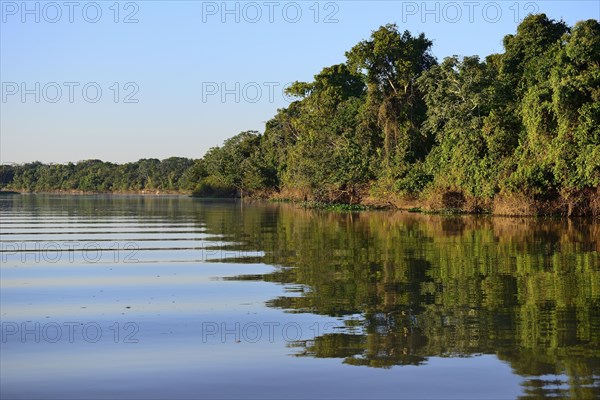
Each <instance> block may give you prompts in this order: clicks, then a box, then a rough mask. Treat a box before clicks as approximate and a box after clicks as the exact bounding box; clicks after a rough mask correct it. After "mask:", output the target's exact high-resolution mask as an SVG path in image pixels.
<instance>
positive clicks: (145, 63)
mask: <svg viewBox="0 0 600 400" xmlns="http://www.w3.org/2000/svg"><path fill="white" fill-rule="evenodd" d="M0 10H1V26H0V81H1V84H2V87H1V99H0V162H1V163H4V164H6V163H23V162H31V161H41V162H46V163H64V162H70V161H71V162H77V161H80V160H87V159H101V160H105V161H111V162H118V163H123V162H128V161H136V160H138V159H140V158H159V159H164V158H167V157H170V156H181V157H190V158H200V157H202V156H203V155H204V153H205V152H206V150H208V149H209V148H210V147H213V146H218V145H220V144H221V143H222V142H223V141H224V140H225V139H227V138H229V137H231V136H233V135H236V134H237V133H239V132H242V131H246V130H256V131H259V132H263V131H264V126H265V122H266V121H268V120H269V119H270V118H271V117H272V116H273V115H275V113H276V112H277V109H279V108H283V107H286V106H287V105H288V104H289V102H290V101H291V99H289V98H287V97H286V96H285V94H284V92H283V89H284V88H285V87H286V86H287V85H289V84H290V83H291V82H294V81H310V80H312V77H313V76H314V75H315V74H317V73H318V72H319V71H320V70H321V69H322V68H324V67H326V66H330V65H333V64H338V63H341V62H344V61H345V56H344V53H345V52H346V51H348V50H350V49H351V48H352V46H354V45H355V44H356V43H358V42H359V41H361V40H364V39H368V38H369V36H370V33H371V32H372V31H373V30H375V29H377V28H378V27H379V26H381V25H385V24H387V23H396V24H397V25H398V27H399V28H400V29H401V30H409V31H411V32H412V33H413V34H418V33H421V32H423V33H425V35H426V36H427V37H428V38H429V39H430V40H432V41H433V43H434V44H433V48H432V52H433V54H434V55H435V56H436V57H437V58H438V60H442V59H443V58H444V57H447V56H451V55H459V56H470V55H479V56H480V57H482V58H483V57H485V56H487V55H489V54H492V53H498V52H502V38H503V37H504V36H505V35H506V34H510V33H514V32H515V30H516V27H517V25H518V23H519V22H520V21H521V20H522V19H523V18H524V17H525V16H526V15H527V14H528V13H532V12H533V13H542V12H543V13H546V14H547V15H548V16H549V17H550V18H553V19H562V20H564V21H565V22H567V23H568V24H569V25H573V24H575V23H576V22H577V21H580V20H584V19H590V18H594V19H600V1H598V0H590V1H580V0H575V1H558V0H550V1H513V0H508V1H506V0H505V1H362V0H350V1H313V0H308V1H270V0H265V1H238V2H236V1H226V2H223V1H193V0H187V1H156V0H150V1H148V0H146V1H120V2H117V1H114V0H108V1H95V2H93V1H74V0H73V1H71V0H59V1H55V2H53V1H27V2H23V1H4V0H2V1H0Z"/></svg>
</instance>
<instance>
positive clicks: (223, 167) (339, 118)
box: [1, 14, 600, 215]
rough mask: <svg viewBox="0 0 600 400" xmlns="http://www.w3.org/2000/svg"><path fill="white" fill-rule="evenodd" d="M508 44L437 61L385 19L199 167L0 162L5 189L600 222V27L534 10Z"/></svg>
mask: <svg viewBox="0 0 600 400" xmlns="http://www.w3.org/2000/svg"><path fill="white" fill-rule="evenodd" d="M503 44H504V52H503V53H501V54H492V55H489V56H488V57H486V58H485V59H484V60H481V59H480V58H479V57H477V56H471V57H457V56H454V57H448V58H446V59H444V60H443V61H442V62H438V61H437V60H436V58H435V57H434V56H433V55H432V53H431V47H432V42H431V40H429V39H427V38H426V37H425V35H424V34H420V35H418V36H414V35H413V34H411V33H410V32H408V31H404V32H401V31H400V30H399V29H398V27H397V26H396V25H394V24H389V25H386V26H382V27H380V28H379V29H377V30H376V31H374V32H372V34H371V37H370V38H369V39H367V40H364V41H362V42H360V43H358V44H356V45H355V46H354V47H353V48H352V49H350V50H349V51H347V52H346V62H345V63H343V64H338V65H333V66H330V67H326V68H324V69H323V70H322V71H321V72H320V73H318V74H317V75H315V77H314V81H312V82H295V83H294V84H293V85H291V86H290V87H289V88H288V89H287V92H288V94H289V95H291V96H293V97H294V98H295V99H296V101H294V102H292V103H291V104H290V105H289V106H288V107H287V108H283V109H280V110H278V112H277V114H276V115H275V116H274V117H273V118H272V119H271V120H270V121H268V122H267V124H266V127H265V131H264V133H263V134H260V133H258V132H254V131H248V132H242V133H240V134H238V135H237V136H234V137H232V138H230V139H228V140H227V141H225V143H224V144H223V146H221V147H216V148H212V149H210V150H209V151H208V152H207V153H206V155H205V156H204V157H203V158H202V159H199V160H188V159H180V158H171V159H167V160H164V161H162V162H160V161H158V160H140V161H138V162H137V163H131V164H125V165H116V164H110V163H102V162H99V161H85V162H80V163H77V164H68V165H44V164H40V163H33V164H25V165H17V166H3V167H2V171H1V172H2V185H3V187H5V188H8V189H21V190H23V189H24V190H33V191H43V190H82V191H94V190H99V191H127V190H167V191H168V190H173V191H194V192H195V193H196V194H197V195H199V196H241V197H246V196H251V197H269V198H279V199H290V200H311V201H318V202H324V203H348V204H365V205H392V206H396V207H421V208H423V209H437V210H439V209H450V210H455V211H456V210H460V211H467V212H495V213H498V214H549V213H559V214H563V215H583V214H592V215H600V23H599V22H598V21H597V20H593V19H590V20H587V21H581V22H578V23H577V24H576V25H575V26H573V27H569V26H567V25H566V24H565V23H564V22H562V21H555V20H551V19H549V18H548V17H547V16H546V15H544V14H539V15H530V16H528V17H527V18H525V19H524V20H523V22H522V23H521V24H520V25H519V26H518V28H517V32H516V34H511V35H507V36H505V37H504V41H503Z"/></svg>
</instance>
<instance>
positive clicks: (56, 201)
mask: <svg viewBox="0 0 600 400" xmlns="http://www.w3.org/2000/svg"><path fill="white" fill-rule="evenodd" d="M2 212H3V215H5V216H11V217H13V218H18V217H19V215H21V214H23V215H25V214H26V215H27V216H28V218H31V217H32V216H37V217H36V218H38V217H39V221H44V220H45V221H48V220H52V218H57V219H61V220H67V219H68V218H69V217H72V218H79V219H82V220H83V219H86V218H87V219H90V218H93V219H97V220H102V218H109V217H110V218H117V217H118V218H120V219H121V221H123V220H125V219H127V218H129V217H131V218H136V220H138V221H139V220H146V221H151V220H152V219H153V218H160V219H161V221H167V222H168V223H171V224H175V223H177V224H179V225H180V226H183V228H181V230H182V232H184V233H185V232H197V233H198V234H201V235H202V238H203V239H202V245H199V244H198V243H199V242H198V240H199V239H198V238H196V239H194V240H196V241H195V242H194V243H195V244H194V245H186V246H185V247H181V249H182V250H181V251H178V250H177V249H178V247H177V246H176V244H177V242H176V241H173V242H169V243H167V244H168V246H166V248H168V249H171V252H172V253H169V254H171V255H169V257H171V258H172V257H175V256H173V254H184V253H183V250H185V254H186V255H188V256H189V255H190V254H191V256H190V258H189V260H187V261H194V260H202V261H206V260H207V259H210V260H212V261H216V262H217V263H219V264H221V265H223V264H231V265H233V264H236V265H237V264H256V263H261V264H266V265H268V266H271V268H267V269H264V271H262V272H261V271H259V272H258V273H257V272H255V271H253V272H252V273H249V274H244V273H237V274H232V275H230V276H223V277H221V279H222V280H223V281H224V282H238V283H240V284H244V282H247V284H248V285H250V284H251V283H252V282H262V283H267V284H271V285H272V284H277V285H279V286H280V287H282V289H283V290H281V291H280V293H279V294H277V295H276V296H274V297H271V298H269V299H268V300H267V301H266V307H268V308H269V309H271V310H280V311H283V312H284V314H285V315H288V316H291V315H299V314H304V315H313V316H323V317H331V318H335V319H336V320H337V321H339V323H338V326H336V328H335V329H329V330H327V331H326V332H317V334H316V335H313V337H310V338H308V339H307V338H302V339H301V340H292V341H288V342H287V343H285V344H283V346H287V348H286V350H285V352H286V353H287V354H288V355H292V356H294V357H292V358H298V362H299V361H300V360H299V359H307V358H313V359H339V365H345V366H356V367H361V366H362V367H373V368H378V369H394V367H396V366H418V367H417V368H428V367H429V365H430V363H431V362H432V361H433V360H437V358H444V359H445V358H448V359H459V358H460V359H466V360H468V359H473V360H475V359H480V360H485V358H484V357H486V356H487V355H492V356H494V357H497V358H498V359H499V360H502V361H503V362H505V363H507V364H508V365H509V366H510V368H511V369H512V372H513V374H516V375H518V376H520V377H521V378H522V383H521V386H522V387H521V396H522V397H523V398H537V397H543V396H572V397H578V398H593V397H599V396H600V224H599V223H597V222H590V221H587V220H556V219H528V218H501V217H489V216H484V217H472V216H461V217H449V216H439V215H421V214H412V213H407V212H388V211H385V212H384V211H378V212H361V213H335V212H325V211H317V210H306V209H302V208H298V207H295V206H292V205H287V204H264V203H244V204H241V203H239V202H217V201H202V200H197V199H189V198H182V197H163V198H149V197H140V196H123V197H118V196H117V197H109V196H90V197H85V196H84V197H77V196H62V197H61V196H22V197H20V198H14V199H12V200H7V199H3V201H2ZM188 225H189V226H188ZM6 226H7V225H5V227H6ZM6 232H7V230H6V228H3V241H5V242H6V241H7V240H8V239H10V238H9V236H10V235H4V234H6ZM9 233H10V232H9ZM13 233H14V232H13ZM142 233H143V232H141V233H140V232H137V233H136V234H137V235H140V234H142ZM188 235H189V234H188ZM135 238H136V236H135V234H132V235H131V236H130V237H129V239H128V240H135ZM172 239H173V240H175V239H176V238H175V237H173V238H172ZM148 240H155V239H148ZM156 240H158V239H156ZM164 240H168V239H164ZM177 240H187V239H186V238H185V237H184V238H177ZM158 249H159V250H160V248H158ZM173 249H175V250H173ZM152 254H154V255H156V254H157V252H153V253H152ZM169 260H171V259H169ZM170 262H174V261H173V260H171V261H170ZM224 266H225V265H224ZM5 276H6V275H5ZM220 296H222V297H226V296H227V294H221V295H220ZM219 298H221V297H219ZM322 362H324V360H323V361H322ZM436 362H437V361H436ZM328 365H329V368H332V367H331V364H328ZM340 371H341V370H340ZM465 379H466V380H468V379H469V377H465ZM499 384H501V382H500V383H499ZM431 390H433V391H431V392H428V388H427V387H424V388H423V392H422V393H421V394H422V395H423V396H424V397H436V396H437V397H440V396H441V397H445V396H444V393H441V394H440V393H439V392H435V389H431ZM297 394H299V396H298V397H305V396H304V394H303V393H297ZM428 394H429V395H428ZM433 394H435V396H434V395H433ZM490 394H493V393H490ZM241 397H245V396H244V395H243V394H242V396H241ZM349 397H352V396H351V395H350V396H349ZM361 397H362V396H361ZM492 397H494V396H492Z"/></svg>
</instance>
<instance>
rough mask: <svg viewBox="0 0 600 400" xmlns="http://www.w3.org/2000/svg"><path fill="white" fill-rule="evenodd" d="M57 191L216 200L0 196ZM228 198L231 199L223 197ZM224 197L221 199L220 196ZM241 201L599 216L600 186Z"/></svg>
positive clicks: (265, 196) (273, 195)
mask: <svg viewBox="0 0 600 400" xmlns="http://www.w3.org/2000/svg"><path fill="white" fill-rule="evenodd" d="M20 194H57V195H143V196H169V195H170V196H173V195H179V196H191V197H194V198H201V199H211V200H219V198H217V197H210V196H209V197H206V196H198V195H194V194H193V193H192V192H190V191H172V190H170V191H169V190H147V189H146V190H137V191H136V190H127V191H82V190H50V191H33V192H32V191H27V190H18V189H13V190H2V191H0V195H20ZM226 199H228V200H230V199H231V198H226ZM223 200H225V198H223ZM241 200H242V201H245V202H263V201H266V202H273V203H277V202H281V203H292V204H295V205H298V206H300V207H303V208H307V209H322V210H330V211H366V210H401V211H408V212H424V213H439V214H486V215H496V216H556V217H594V218H598V217H600V189H597V190H595V191H593V190H588V191H585V192H583V193H579V194H578V196H574V195H572V196H571V197H570V198H563V197H557V198H555V199H545V200H539V199H538V200H536V199H532V198H528V197H526V196H523V195H515V194H512V195H498V196H496V197H494V198H492V199H481V198H476V197H472V196H471V197H470V196H465V195H464V194H463V193H461V192H456V191H439V192H435V193H433V192H429V193H427V194H426V195H425V194H424V195H421V196H407V195H400V194H394V193H386V194H375V195H374V194H369V193H362V194H361V195H357V196H356V197H355V198H354V199H353V202H335V201H321V200H317V199H315V198H312V197H311V196H308V195H306V194H300V193H299V192H291V191H282V192H270V193H266V192H261V193H257V194H253V195H246V196H244V198H243V199H241Z"/></svg>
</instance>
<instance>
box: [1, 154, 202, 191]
mask: <svg viewBox="0 0 600 400" xmlns="http://www.w3.org/2000/svg"><path fill="white" fill-rule="evenodd" d="M193 167H194V160H191V159H188V158H182V157H171V158H167V159H165V160H162V161H160V160H157V159H154V158H148V159H141V160H139V161H137V162H132V163H126V164H113V163H110V162H103V161H100V160H87V161H80V162H78V163H68V164H42V163H40V162H33V163H27V164H21V165H2V166H1V167H0V179H1V184H2V187H4V188H7V189H18V190H27V191H36V192H42V191H82V192H128V191H145V190H152V191H156V190H162V191H177V192H178V191H191V190H192V189H193V187H194V185H195V179H196V178H195V177H192V176H191V175H190V174H191V173H192V172H193V171H194V168H193Z"/></svg>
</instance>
